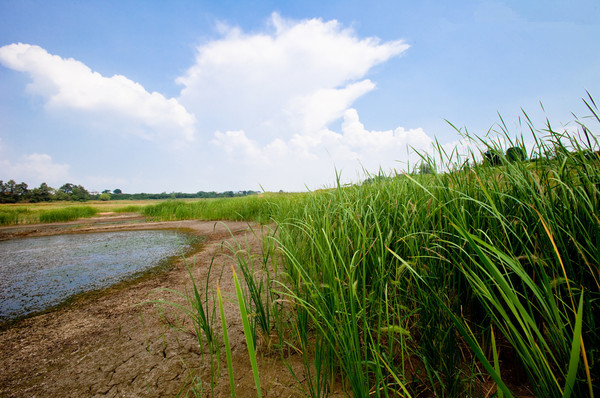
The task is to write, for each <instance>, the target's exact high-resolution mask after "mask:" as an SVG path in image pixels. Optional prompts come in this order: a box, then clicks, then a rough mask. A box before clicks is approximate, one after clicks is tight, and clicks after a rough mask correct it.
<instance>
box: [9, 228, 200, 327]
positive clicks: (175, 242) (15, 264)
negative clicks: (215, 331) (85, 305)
mask: <svg viewBox="0 0 600 398" xmlns="http://www.w3.org/2000/svg"><path fill="white" fill-rule="evenodd" d="M189 244H190V240H189V237H187V236H186V235H184V234H180V233H177V232H173V231H118V232H102V233H91V234H77V235H55V236H45V237H36V238H26V239H15V240H8V241H2V242H0V320H7V319H11V318H14V317H16V316H19V315H26V314H29V313H31V312H35V311H40V310H43V309H45V308H48V307H50V306H53V305H56V304H59V303H60V302H62V301H64V300H65V299H66V298H68V297H69V296H72V295H73V294H76V293H80V292H84V291H90V290H95V289H99V288H103V287H108V286H110V285H113V284H115V283H117V282H120V281H122V280H124V279H126V278H127V277H130V276H131V275H134V274H136V273H139V272H142V271H145V270H147V269H150V268H153V267H156V266H158V265H159V263H160V261H161V260H164V259H166V258H168V257H171V256H175V255H178V254H179V253H180V252H181V249H183V250H185V249H186V248H187V247H188V245H189Z"/></svg>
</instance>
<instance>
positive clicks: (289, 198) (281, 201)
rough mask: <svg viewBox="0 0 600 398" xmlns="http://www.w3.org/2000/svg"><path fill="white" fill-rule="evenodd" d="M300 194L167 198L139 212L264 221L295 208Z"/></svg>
mask: <svg viewBox="0 0 600 398" xmlns="http://www.w3.org/2000/svg"><path fill="white" fill-rule="evenodd" d="M303 197H304V194H294V193H277V194H275V193H266V194H263V195H251V196H244V197H237V198H218V199H201V200H197V201H183V200H168V201H164V202H161V203H158V204H155V205H149V206H146V207H144V209H143V214H144V215H145V216H146V217H148V218H150V219H156V220H161V221H172V220H186V219H196V220H211V221H212V220H233V221H255V222H259V223H268V222H271V221H272V220H273V218H274V217H275V215H276V214H278V215H279V214H282V213H289V212H296V211H297V210H296V208H297V207H296V206H295V204H297V203H300V202H301V200H302V198H303Z"/></svg>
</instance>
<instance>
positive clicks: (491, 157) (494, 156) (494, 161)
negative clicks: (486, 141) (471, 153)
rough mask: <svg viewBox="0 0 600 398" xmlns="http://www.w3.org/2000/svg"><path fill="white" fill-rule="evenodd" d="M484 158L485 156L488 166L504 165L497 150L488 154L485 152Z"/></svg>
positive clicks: (489, 151)
mask: <svg viewBox="0 0 600 398" xmlns="http://www.w3.org/2000/svg"><path fill="white" fill-rule="evenodd" d="M483 156H484V158H485V161H486V162H487V164H489V165H490V166H498V165H500V164H501V163H502V160H501V158H500V154H499V153H498V150H496V149H490V150H488V151H487V152H485V153H484V154H483Z"/></svg>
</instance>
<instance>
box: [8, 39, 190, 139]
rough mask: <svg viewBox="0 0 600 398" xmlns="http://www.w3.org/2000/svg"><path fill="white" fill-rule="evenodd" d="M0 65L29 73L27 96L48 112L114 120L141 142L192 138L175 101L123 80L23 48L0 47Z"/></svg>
mask: <svg viewBox="0 0 600 398" xmlns="http://www.w3.org/2000/svg"><path fill="white" fill-rule="evenodd" d="M0 63H2V65H4V66H5V67H7V68H11V69H14V70H16V71H20V72H25V73H28V74H29V75H30V76H31V79H32V82H31V83H30V84H29V85H28V87H27V89H28V91H29V92H30V93H32V94H36V95H40V96H42V97H43V98H45V99H46V101H47V102H46V106H47V108H48V109H66V110H69V111H73V110H76V111H83V112H86V116H87V115H89V114H97V115H99V116H100V117H101V118H103V119H104V120H110V119H111V118H117V119H118V120H119V121H120V122H123V123H124V124H126V125H128V126H129V127H131V126H133V127H134V128H131V130H130V131H134V132H137V133H138V134H139V135H142V136H144V137H146V138H153V137H156V136H159V135H164V134H166V135H171V136H173V135H175V136H179V137H178V138H183V139H185V140H191V139H193V136H194V123H195V118H194V115H192V114H191V113H189V112H187V110H186V109H185V108H184V107H183V106H182V105H181V104H179V103H178V102H177V100H176V99H174V98H170V99H168V98H165V97H164V96H163V95H162V94H159V93H157V92H152V93H149V92H148V91H146V90H145V89H144V87H142V85H140V84H139V83H136V82H133V81H131V80H129V79H128V78H126V77H124V76H121V75H114V76H112V77H105V76H102V75H101V74H99V73H98V72H94V71H92V70H91V69H90V68H89V67H88V66H86V65H85V64H83V63H82V62H79V61H77V60H74V59H72V58H62V57H60V56H58V55H52V54H49V53H48V52H47V51H46V50H45V49H43V48H41V47H39V46H36V45H29V44H23V43H16V44H10V45H6V46H3V47H0Z"/></svg>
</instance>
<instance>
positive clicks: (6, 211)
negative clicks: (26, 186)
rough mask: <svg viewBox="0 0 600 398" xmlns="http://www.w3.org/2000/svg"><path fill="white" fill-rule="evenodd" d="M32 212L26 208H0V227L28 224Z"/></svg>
mask: <svg viewBox="0 0 600 398" xmlns="http://www.w3.org/2000/svg"><path fill="white" fill-rule="evenodd" d="M32 217H33V215H32V212H31V211H30V210H29V209H27V208H26V207H3V208H0V225H13V224H22V223H26V222H29V221H30V220H31V218H32Z"/></svg>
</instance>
